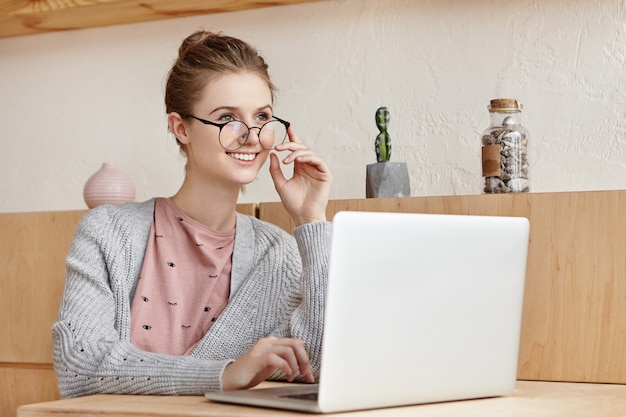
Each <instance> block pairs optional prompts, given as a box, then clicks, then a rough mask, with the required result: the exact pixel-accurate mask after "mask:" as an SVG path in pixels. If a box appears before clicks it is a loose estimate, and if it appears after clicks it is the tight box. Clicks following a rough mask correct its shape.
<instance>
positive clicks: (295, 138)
mask: <svg viewBox="0 0 626 417" xmlns="http://www.w3.org/2000/svg"><path fill="white" fill-rule="evenodd" d="M287 137H289V142H292V143H302V142H300V139H299V138H298V135H296V131H295V130H294V128H293V126H289V128H288V129H287Z"/></svg>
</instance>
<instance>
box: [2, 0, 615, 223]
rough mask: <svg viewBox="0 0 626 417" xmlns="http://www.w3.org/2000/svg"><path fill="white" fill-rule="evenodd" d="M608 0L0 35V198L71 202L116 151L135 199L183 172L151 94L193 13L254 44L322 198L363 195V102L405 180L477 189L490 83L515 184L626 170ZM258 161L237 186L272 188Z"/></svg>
mask: <svg viewBox="0 0 626 417" xmlns="http://www.w3.org/2000/svg"><path fill="white" fill-rule="evenodd" d="M625 7H626V6H625V4H624V2H623V1H622V0H607V1H589V0H551V1H540V0H516V1H502V0H433V1H428V0H365V1H359V0H329V1H323V2H319V3H311V4H304V5H295V6H287V7H279V8H271V9H261V10H252V11H245V12H237V13H231V14H221V15H207V16H198V17H192V18H183V19H175V20H168V21H161V22H151V23H141V24H132V25H122V26H113V27H106V28H94V29H86V30H79V31H71V32H59V33H50V34H43V35H34V36H26V37H18V38H10V39H0V127H1V131H0V132H1V133H0V134H1V136H0V144H1V147H0V149H1V151H0V195H1V197H0V212H14V211H40V210H67V209H81V208H85V207H86V206H85V204H84V202H83V199H82V187H83V184H84V183H85V181H86V180H87V178H88V177H89V176H90V175H91V174H92V173H93V172H95V171H96V170H97V169H98V168H99V167H100V165H101V163H102V162H104V161H110V162H116V163H117V164H118V165H119V166H120V167H121V168H122V169H123V170H124V171H125V172H126V173H127V174H128V176H130V177H131V179H132V180H133V182H134V183H135V185H136V187H137V199H138V200H143V199H146V198H149V197H151V196H155V195H158V196H167V195H171V194H173V193H174V192H175V191H176V189H177V188H178V186H179V184H180V182H181V179H182V172H183V164H184V161H183V159H182V158H181V157H180V156H179V154H178V151H177V148H176V146H175V145H174V141H173V139H172V137H171V136H170V135H169V134H168V133H167V127H166V119H165V115H164V110H163V108H164V106H163V104H162V103H163V100H162V96H163V84H164V79H165V74H166V72H167V70H168V69H169V67H170V64H171V62H172V60H173V59H174V57H175V54H176V49H177V47H178V45H179V44H180V41H181V40H182V39H183V38H184V37H185V36H186V35H188V34H189V33H191V32H192V31H193V30H196V29H198V28H204V29H208V30H214V31H223V32H225V33H227V34H229V35H233V36H238V37H241V38H243V39H245V40H248V41H249V42H251V43H252V44H254V45H255V46H257V47H258V48H259V49H260V50H261V51H262V53H263V54H264V56H265V57H266V58H267V60H268V61H269V64H270V69H271V73H272V75H273V80H274V82H275V83H276V84H277V85H278V86H279V88H280V91H279V96H278V102H277V106H276V114H277V115H279V116H281V117H284V118H286V119H288V120H290V121H292V122H293V124H294V125H295V127H296V129H297V131H298V133H299V135H300V136H301V138H302V139H303V140H304V141H305V142H307V143H308V144H310V145H311V146H312V147H314V149H316V151H317V152H318V153H320V154H322V155H324V156H325V157H326V158H327V160H328V161H329V163H330V166H331V168H332V170H333V172H334V176H335V185H334V189H333V192H332V196H331V197H332V198H362V197H364V196H365V184H364V183H365V166H366V165H367V164H369V163H373V162H375V154H374V150H373V144H374V138H375V136H376V134H377V133H378V132H377V129H376V126H375V124H374V112H375V110H376V108H377V107H379V106H381V105H386V106H387V107H389V109H390V111H391V124H390V132H391V135H392V139H393V145H394V148H393V153H392V160H394V161H405V162H407V163H408V165H409V171H410V176H411V191H412V194H413V195H419V196H424V195H451V194H478V193H480V190H481V171H480V139H479V137H480V133H481V131H482V130H483V129H485V128H486V127H487V125H488V120H489V116H488V112H487V109H486V106H487V104H488V102H489V100H490V99H491V98H495V97H504V96H506V97H515V98H518V99H520V100H521V101H522V103H523V104H524V106H525V108H524V114H523V124H524V125H525V126H526V127H527V129H528V130H529V131H530V132H531V135H532V136H531V141H532V142H531V149H530V157H531V164H532V167H531V168H532V170H531V176H532V190H533V191H535V192H544V191H576V190H594V189H623V188H626V152H625V149H626V138H625V134H626V94H625V93H626V88H625V87H626V71H625V69H626V68H625V65H626V27H625V24H626V10H625ZM275 200H277V195H276V193H275V192H274V190H273V186H272V183H271V180H270V178H269V173H268V172H267V170H266V169H264V170H263V171H262V173H261V174H260V176H259V178H258V180H257V182H256V183H254V184H252V185H250V186H248V187H247V191H246V193H245V195H243V196H242V199H241V201H242V202H256V201H275Z"/></svg>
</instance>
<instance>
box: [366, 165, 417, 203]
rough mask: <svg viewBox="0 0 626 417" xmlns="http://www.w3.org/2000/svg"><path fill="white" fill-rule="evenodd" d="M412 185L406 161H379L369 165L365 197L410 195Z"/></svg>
mask: <svg viewBox="0 0 626 417" xmlns="http://www.w3.org/2000/svg"><path fill="white" fill-rule="evenodd" d="M410 195H411V187H410V183H409V170H408V168H407V165H406V163H405V162H378V163H376V164H369V165H367V173H366V177H365V197H367V198H385V197H409V196H410Z"/></svg>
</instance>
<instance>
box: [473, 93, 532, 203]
mask: <svg viewBox="0 0 626 417" xmlns="http://www.w3.org/2000/svg"><path fill="white" fill-rule="evenodd" d="M488 108H489V113H490V117H491V125H490V126H489V128H487V129H486V130H485V131H484V132H483V135H482V165H483V166H482V169H483V177H484V180H485V186H484V189H483V191H484V192H485V193H488V194H493V193H524V192H528V191H529V190H530V182H529V175H528V174H529V172H528V171H529V166H528V138H529V134H528V131H527V130H526V129H525V128H524V127H523V126H522V125H521V124H520V122H521V112H522V105H521V104H520V103H519V101H517V100H516V99H494V100H491V101H490V105H489V107H488Z"/></svg>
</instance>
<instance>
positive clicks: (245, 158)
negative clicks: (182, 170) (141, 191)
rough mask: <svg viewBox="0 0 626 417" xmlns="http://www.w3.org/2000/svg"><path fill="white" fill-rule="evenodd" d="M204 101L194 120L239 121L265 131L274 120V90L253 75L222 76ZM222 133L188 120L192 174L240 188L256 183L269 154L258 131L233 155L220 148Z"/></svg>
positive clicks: (205, 93) (196, 108) (208, 87)
mask: <svg viewBox="0 0 626 417" xmlns="http://www.w3.org/2000/svg"><path fill="white" fill-rule="evenodd" d="M201 97H202V98H201V99H200V101H199V102H198V103H196V104H195V105H194V106H193V116H196V117H199V118H201V119H205V120H209V121H211V122H214V123H226V122H229V121H232V120H239V121H242V122H244V123H245V124H246V125H248V126H249V127H251V128H252V127H261V126H262V125H263V124H264V123H267V122H268V121H269V120H270V119H271V118H272V93H271V91H270V88H269V86H268V85H267V83H266V82H265V81H264V80H263V79H262V78H260V77H259V76H258V75H256V74H253V73H249V72H242V73H236V74H226V75H223V76H220V77H219V78H216V79H214V80H212V81H210V82H209V83H208V84H207V85H206V86H205V88H204V91H203V93H202V96H201ZM219 133H220V128H219V127H217V126H213V125H206V124H203V123H202V122H200V121H198V120H195V119H191V118H190V119H188V134H189V137H188V139H189V143H188V144H187V157H188V164H189V168H190V173H192V175H194V176H196V177H198V176H200V178H201V179H202V180H208V181H212V182H214V181H222V182H224V183H232V184H233V185H236V186H238V187H239V186H241V185H243V184H248V183H250V182H252V181H254V179H255V178H256V176H257V173H258V171H259V169H261V167H262V166H263V164H264V163H265V161H266V160H267V157H268V154H269V151H268V150H266V149H264V148H263V147H262V146H261V144H260V143H259V137H258V129H251V131H250V134H249V137H248V140H247V142H246V143H245V144H244V145H243V146H241V147H240V148H238V149H236V150H233V151H229V150H226V149H224V148H223V147H222V145H220V141H219Z"/></svg>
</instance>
